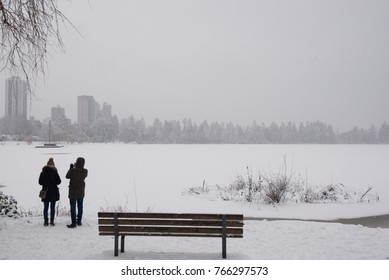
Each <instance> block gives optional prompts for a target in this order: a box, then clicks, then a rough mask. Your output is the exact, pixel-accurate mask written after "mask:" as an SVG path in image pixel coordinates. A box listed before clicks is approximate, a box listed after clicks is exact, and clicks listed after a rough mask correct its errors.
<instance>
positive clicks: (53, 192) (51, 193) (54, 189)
mask: <svg viewBox="0 0 389 280" xmlns="http://www.w3.org/2000/svg"><path fill="white" fill-rule="evenodd" d="M59 184H61V178H60V177H59V175H58V170H57V168H56V167H55V164H54V160H53V158H50V159H49V161H48V162H47V165H45V166H43V168H42V172H41V174H40V176H39V185H42V190H46V191H47V194H46V197H45V198H42V202H43V205H44V207H43V219H44V224H43V225H44V226H45V227H46V226H48V225H49V215H48V212H49V206H50V225H51V226H54V217H55V203H56V202H57V201H58V200H59V189H58V185H59Z"/></svg>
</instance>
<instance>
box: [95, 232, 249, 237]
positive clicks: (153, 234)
mask: <svg viewBox="0 0 389 280" xmlns="http://www.w3.org/2000/svg"><path fill="white" fill-rule="evenodd" d="M99 235H101V236H114V235H115V233H114V232H111V233H109V232H101V233H100V234H99ZM120 235H125V236H155V237H169V236H171V237H217V238H221V237H222V235H221V234H185V233H182V234H178V233H159V232H149V233H133V232H126V233H124V234H123V233H119V236H120ZM226 237H227V238H243V235H240V234H227V236H226Z"/></svg>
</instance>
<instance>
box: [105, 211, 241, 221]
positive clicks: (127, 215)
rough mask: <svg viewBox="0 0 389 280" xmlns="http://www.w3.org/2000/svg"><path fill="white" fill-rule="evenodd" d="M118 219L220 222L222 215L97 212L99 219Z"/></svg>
mask: <svg viewBox="0 0 389 280" xmlns="http://www.w3.org/2000/svg"><path fill="white" fill-rule="evenodd" d="M115 213H116V214H117V215H118V218H134V219H142V218H146V219H152V218H156V219H203V220H221V219H222V216H223V215H220V214H187V213H180V214H177V213H126V212H99V213H98V217H99V218H113V216H114V214H115ZM226 219H227V220H238V221H242V220H243V215H239V214H228V215H226Z"/></svg>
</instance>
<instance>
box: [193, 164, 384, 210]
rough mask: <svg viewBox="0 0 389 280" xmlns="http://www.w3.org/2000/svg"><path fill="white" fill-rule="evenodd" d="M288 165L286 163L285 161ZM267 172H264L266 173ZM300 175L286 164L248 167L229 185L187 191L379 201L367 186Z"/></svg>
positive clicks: (231, 196)
mask: <svg viewBox="0 0 389 280" xmlns="http://www.w3.org/2000/svg"><path fill="white" fill-rule="evenodd" d="M284 166H285V167H286V164H285V165H284ZM262 174H264V175H262ZM307 182H308V180H307V179H303V178H302V177H301V176H300V175H298V176H294V173H290V174H288V172H286V168H284V169H281V171H280V172H278V173H270V175H269V174H265V173H260V172H259V173H258V176H256V177H255V176H253V173H252V172H251V170H250V169H249V168H247V171H246V174H245V175H241V174H238V175H237V176H236V177H235V179H234V180H233V182H232V183H230V184H229V185H226V186H219V185H216V186H208V185H206V184H205V182H203V185H202V186H198V187H193V188H190V189H189V190H188V192H187V194H190V195H196V196H202V197H204V198H208V199H222V200H226V201H237V202H238V201H239V202H248V203H255V204H279V203H288V202H292V203H360V202H374V201H379V195H378V194H373V193H371V192H370V191H371V189H372V187H369V188H368V189H367V190H363V191H362V192H361V191H359V192H357V191H352V190H348V189H347V188H346V187H345V186H344V185H343V184H341V183H339V184H332V183H331V184H328V185H324V186H320V185H315V186H312V185H310V184H308V183H307Z"/></svg>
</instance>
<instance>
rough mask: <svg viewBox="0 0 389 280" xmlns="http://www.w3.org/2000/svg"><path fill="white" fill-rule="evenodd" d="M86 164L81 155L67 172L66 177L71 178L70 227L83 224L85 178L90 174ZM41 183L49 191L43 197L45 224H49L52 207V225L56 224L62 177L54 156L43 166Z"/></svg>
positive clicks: (40, 177)
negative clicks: (59, 186) (56, 209)
mask: <svg viewBox="0 0 389 280" xmlns="http://www.w3.org/2000/svg"><path fill="white" fill-rule="evenodd" d="M84 166H85V159H84V158H82V157H79V158H77V160H76V163H75V164H74V165H73V164H70V169H69V171H68V172H67V173H66V178H67V179H70V182H69V201H70V215H71V220H72V223H71V224H70V225H68V228H75V227H76V226H77V225H79V226H80V225H82V222H81V221H82V215H83V202H84V196H85V178H86V177H87V176H88V170H87V169H85V168H84ZM39 184H40V185H42V190H46V191H47V194H46V197H45V198H44V199H42V202H43V203H44V207H43V219H44V224H43V225H44V226H48V225H49V219H48V209H49V207H50V225H52V226H54V225H55V224H54V217H55V204H56V202H57V201H58V200H59V189H58V185H59V184H61V178H60V176H59V174H58V170H57V168H56V167H55V164H54V160H53V158H50V159H49V161H48V162H47V165H45V166H44V167H43V168H42V172H41V174H40V176H39ZM76 208H77V209H76Z"/></svg>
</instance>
